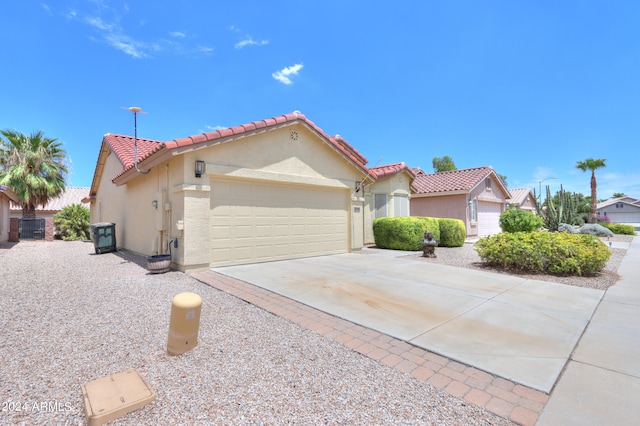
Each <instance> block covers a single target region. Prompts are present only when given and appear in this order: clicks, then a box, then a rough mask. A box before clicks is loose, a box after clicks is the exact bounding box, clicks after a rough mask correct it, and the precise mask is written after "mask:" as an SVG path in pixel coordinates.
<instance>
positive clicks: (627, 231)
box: [598, 222, 636, 235]
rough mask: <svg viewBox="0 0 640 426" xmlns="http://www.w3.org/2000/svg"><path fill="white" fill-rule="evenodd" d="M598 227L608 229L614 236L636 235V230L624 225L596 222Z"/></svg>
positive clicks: (631, 226)
mask: <svg viewBox="0 0 640 426" xmlns="http://www.w3.org/2000/svg"><path fill="white" fill-rule="evenodd" d="M598 223H599V224H600V225H602V226H604V227H605V228H607V229H609V230H610V231H611V232H613V233H614V234H620V235H636V228H634V227H633V225H625V224H624V223H605V222H598Z"/></svg>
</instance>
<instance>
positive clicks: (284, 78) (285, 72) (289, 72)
mask: <svg viewBox="0 0 640 426" xmlns="http://www.w3.org/2000/svg"><path fill="white" fill-rule="evenodd" d="M302 67H304V65H303V64H302V63H299V64H295V65H292V66H290V67H286V68H283V69H281V70H280V71H276V72H274V73H273V74H271V76H272V77H273V78H275V79H276V80H278V81H279V82H280V83H282V84H286V85H290V84H293V81H291V78H289V77H293V76H296V75H298V73H299V72H300V70H301V69H302Z"/></svg>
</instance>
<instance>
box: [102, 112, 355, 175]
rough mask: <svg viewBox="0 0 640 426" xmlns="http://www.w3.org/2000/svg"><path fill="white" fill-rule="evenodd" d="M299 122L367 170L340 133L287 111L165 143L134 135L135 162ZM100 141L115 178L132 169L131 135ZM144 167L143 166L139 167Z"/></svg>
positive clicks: (106, 138)
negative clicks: (116, 163) (117, 167)
mask: <svg viewBox="0 0 640 426" xmlns="http://www.w3.org/2000/svg"><path fill="white" fill-rule="evenodd" d="M293 122H301V123H304V124H305V125H307V126H308V127H309V128H311V129H312V130H314V131H315V132H317V133H318V134H319V135H320V136H321V137H322V138H324V139H325V140H326V141H327V142H328V143H329V145H330V146H331V147H332V148H334V149H335V150H336V151H337V152H338V153H339V154H340V155H342V156H343V157H345V158H346V159H347V160H349V161H351V162H352V163H353V164H354V165H355V166H357V167H359V168H360V169H361V170H362V171H363V172H365V173H367V172H368V169H367V167H366V164H367V159H366V158H365V157H364V156H363V155H362V154H360V153H359V152H358V151H357V150H356V149H355V148H354V147H353V146H351V145H350V144H349V143H348V142H347V141H345V140H344V139H343V138H342V137H341V136H340V135H335V136H330V135H328V134H327V133H325V132H324V130H322V129H321V128H320V127H318V126H316V124H315V123H314V122H313V121H311V120H309V119H308V118H307V117H306V116H305V115H304V114H302V113H300V112H298V111H295V112H292V113H289V114H284V115H280V116H277V117H273V118H268V119H265V120H260V121H254V122H251V123H247V124H241V125H239V126H234V127H229V128H226V129H220V130H216V131H213V132H206V133H201V134H197V135H193V136H188V137H185V138H179V139H174V140H172V141H169V142H161V141H155V140H149V139H142V138H138V164H139V165H140V163H141V162H142V161H144V160H146V159H148V158H151V157H155V156H156V155H160V154H158V153H160V152H162V151H164V150H170V151H173V150H181V149H184V148H191V147H194V148H195V147H198V145H202V146H204V145H212V144H216V143H221V142H224V141H226V140H228V139H230V138H232V137H234V136H243V135H249V134H251V133H252V132H256V131H261V130H263V129H268V128H271V127H275V126H279V125H283V124H286V123H293ZM103 141H104V142H106V143H107V144H109V146H110V148H111V150H112V151H113V152H114V153H115V154H116V156H117V157H118V159H119V160H120V162H121V163H122V166H123V170H122V171H121V172H120V173H119V174H118V175H117V176H115V177H114V178H113V179H114V180H115V179H116V178H118V177H119V176H121V175H123V174H125V173H126V172H128V171H129V170H131V169H132V168H134V149H133V147H134V138H133V137H131V136H124V135H114V134H107V135H105V136H104V139H103ZM141 168H142V169H144V167H141Z"/></svg>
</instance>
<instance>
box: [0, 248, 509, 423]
mask: <svg viewBox="0 0 640 426" xmlns="http://www.w3.org/2000/svg"><path fill="white" fill-rule="evenodd" d="M438 255H439V258H438V261H443V260H444V257H445V255H444V250H438ZM185 291H191V292H195V293H198V294H199V295H200V296H202V298H203V310H202V316H201V322H200V330H199V343H198V346H197V347H196V348H195V349H194V350H192V351H189V352H187V353H185V354H183V355H181V356H178V357H170V356H167V355H166V342H167V335H168V327H169V316H170V309H171V300H172V298H173V296H175V295H176V294H178V293H181V292H185ZM0 336H1V338H0V404H2V406H1V407H0V410H1V411H0V424H25V425H32V424H34V425H40V424H43V425H44V424H46V425H51V424H63V425H67V424H68V425H76V424H78V425H80V424H86V418H85V412H84V403H83V401H82V395H81V390H80V387H81V386H82V385H83V384H85V383H87V382H88V381H91V380H94V379H97V378H100V377H104V376H107V375H110V374H114V373H118V372H121V371H125V370H128V369H130V368H136V369H138V370H139V371H140V372H141V374H142V375H143V377H145V379H146V380H147V381H148V382H149V383H150V385H151V386H152V387H153V389H154V390H155V391H156V394H157V398H156V400H155V401H154V402H153V403H152V404H150V405H147V406H146V407H144V408H142V409H139V410H137V411H134V412H133V413H130V414H128V415H126V416H124V417H122V418H120V419H118V420H117V421H114V422H113V423H110V424H115V425H119V424H147V425H151V424H153V425H160V424H162V425H172V424H193V425H209V424H251V425H254V424H270V425H271V424H275V425H278V424H298V425H307V424H309V425H317V424H330V425H334V424H335V425H340V424H343V425H354V424H362V425H365V424H366V425H373V424H385V425H387V424H429V425H508V424H511V423H510V422H508V421H507V420H505V419H502V418H500V417H497V416H494V415H492V414H490V413H488V412H486V411H485V410H483V409H481V408H479V407H476V406H473V405H469V404H467V403H466V402H465V401H462V400H460V399H457V398H454V397H452V396H450V395H448V394H446V393H444V392H442V391H440V390H438V389H435V388H433V387H431V386H430V385H428V384H426V383H424V382H420V381H418V380H416V379H413V378H412V377H411V376H409V375H407V374H402V373H400V372H398V371H396V370H394V369H392V368H388V367H386V366H384V365H382V364H380V363H378V362H376V361H374V360H372V359H370V358H367V357H365V356H363V355H361V354H359V353H357V352H355V351H352V350H350V349H348V348H346V347H344V346H342V345H340V344H337V343H335V342H332V341H330V340H328V339H326V338H324V337H322V336H320V335H318V334H317V333H315V332H313V331H310V330H307V329H304V328H301V327H299V326H297V325H295V324H293V323H291V322H289V321H286V320H284V319H282V318H279V317H277V316H275V315H272V314H270V313H268V312H266V311H264V310H262V309H259V308H257V307H255V306H253V305H250V304H248V303H245V302H243V301H241V300H239V299H237V298H235V297H233V296H230V295H228V294H226V293H223V292H220V291H218V290H215V289H213V288H211V287H208V286H206V285H204V284H202V283H200V282H198V281H196V280H195V279H193V278H191V277H189V276H188V275H185V274H183V273H180V272H169V273H166V274H158V275H150V274H148V273H147V270H146V264H145V260H144V258H143V257H141V256H137V255H134V254H132V253H129V252H126V251H120V252H118V253H109V254H103V255H95V254H93V245H92V244H91V243H90V242H61V241H56V242H48V243H47V242H20V243H17V244H4V245H0Z"/></svg>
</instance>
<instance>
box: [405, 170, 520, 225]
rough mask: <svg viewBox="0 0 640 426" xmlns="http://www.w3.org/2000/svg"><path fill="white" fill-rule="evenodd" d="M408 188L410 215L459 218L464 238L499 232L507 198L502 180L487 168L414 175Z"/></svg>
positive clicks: (509, 196) (507, 192) (508, 196)
mask: <svg viewBox="0 0 640 426" xmlns="http://www.w3.org/2000/svg"><path fill="white" fill-rule="evenodd" d="M411 189H412V194H411V216H430V217H446V218H454V219H460V220H462V221H463V222H464V224H465V226H466V228H467V237H482V236H486V235H491V234H497V233H499V232H501V231H502V230H501V229H500V215H501V214H502V212H504V210H505V206H506V201H507V200H508V199H509V198H511V195H510V194H509V191H508V189H507V187H506V186H505V184H504V182H502V179H501V178H500V177H499V176H498V174H497V173H496V172H495V171H494V170H493V168H491V167H488V166H486V167H475V168H471V169H462V170H452V171H448V172H439V173H424V172H417V174H416V177H415V179H414V180H413V183H412V185H411Z"/></svg>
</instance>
